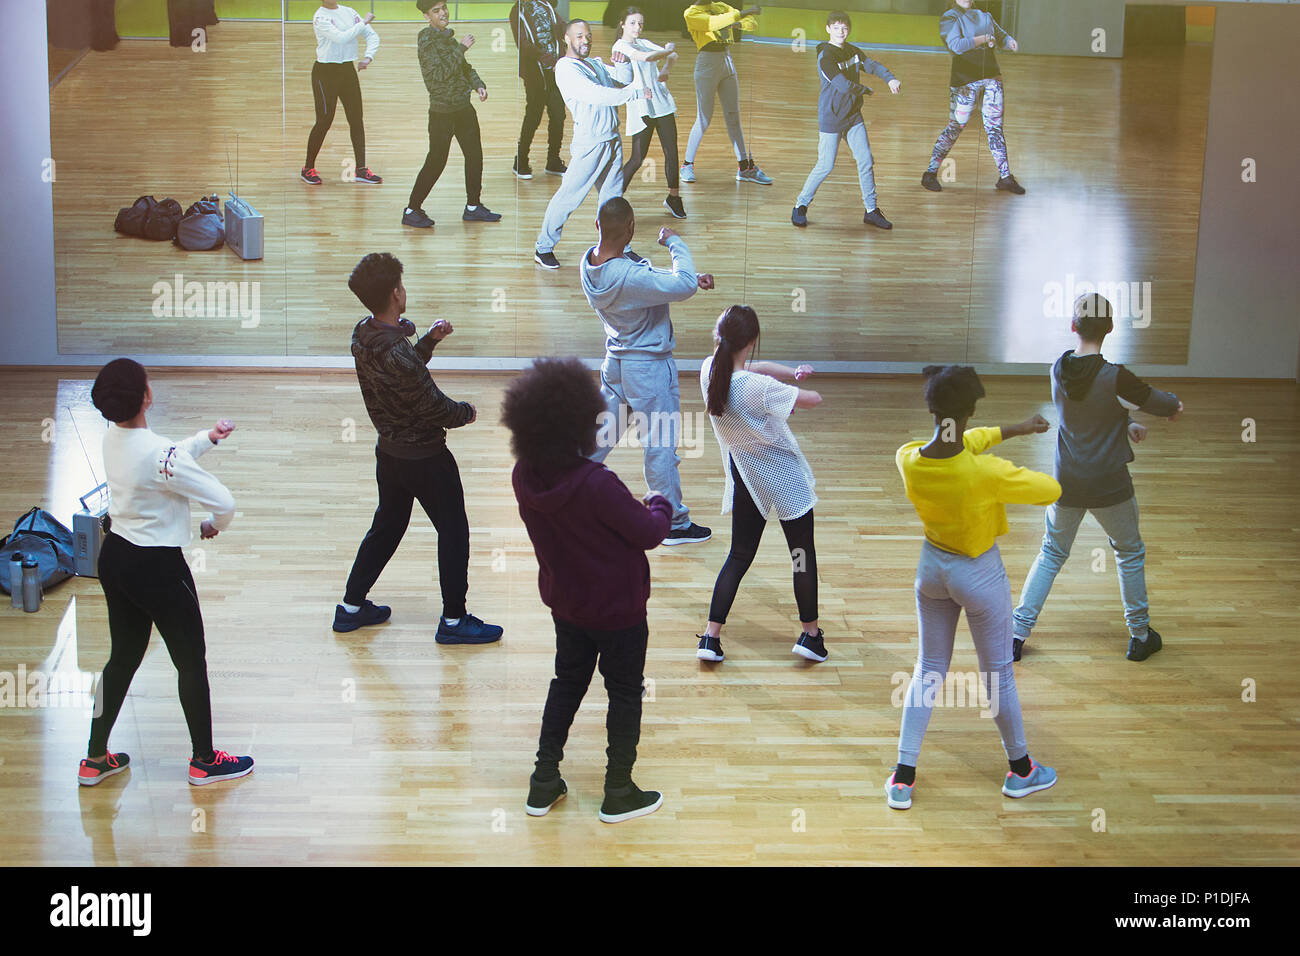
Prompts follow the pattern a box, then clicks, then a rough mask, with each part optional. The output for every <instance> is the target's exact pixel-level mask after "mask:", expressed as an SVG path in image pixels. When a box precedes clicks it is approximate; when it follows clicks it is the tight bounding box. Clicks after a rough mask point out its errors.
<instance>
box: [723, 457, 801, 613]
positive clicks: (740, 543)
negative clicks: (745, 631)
mask: <svg viewBox="0 0 1300 956" xmlns="http://www.w3.org/2000/svg"><path fill="white" fill-rule="evenodd" d="M731 480H732V482H733V483H734V484H735V486H736V490H735V494H734V496H733V499H732V508H731V552H730V553H729V554H728V555H727V560H726V563H724V564H723V565H722V570H721V571H719V572H718V581H717V583H716V584H714V585H713V600H712V601H711V602H710V603H709V620H710V621H714V622H716V623H718V624H726V623H727V613H728V612H729V611H730V610H731V605H732V603H733V602H734V601H735V600H736V591H737V589H739V587H740V579H741V578H743V577H744V576H745V572H746V571H748V570H749V566H750V565H751V564H752V563H753V562H754V555H756V554H757V553H758V543H759V541H760V540H761V539H762V537H763V528H764V527H766V526H767V518H766V517H765V516H764V515H762V514H760V513H759V510H758V506H757V505H755V504H754V499H753V498H752V497H751V496H750V494H749V489H748V488H746V487H745V483H744V482H743V481H742V480H741V478H740V472H739V471H738V470H737V469H736V463H735V462H734V461H732V462H731ZM781 530H782V531H784V532H785V542H786V544H787V545H789V546H790V560H791V564H792V566H793V568H794V599H795V602H796V603H797V604H798V605H799V620H800V622H801V623H803V624H807V623H809V622H811V621H815V620H817V549H816V548H815V547H814V546H813V513H812V509H809V510H808V513H807V514H803V515H800V516H799V517H798V518H792V519H790V520H789V521H782V522H781Z"/></svg>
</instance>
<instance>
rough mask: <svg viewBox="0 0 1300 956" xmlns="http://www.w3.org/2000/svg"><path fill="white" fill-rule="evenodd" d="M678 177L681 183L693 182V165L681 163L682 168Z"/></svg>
mask: <svg viewBox="0 0 1300 956" xmlns="http://www.w3.org/2000/svg"><path fill="white" fill-rule="evenodd" d="M678 175H679V176H681V179H682V182H684V183H693V182H695V164H694V163H682V168H681V170H679V172H678Z"/></svg>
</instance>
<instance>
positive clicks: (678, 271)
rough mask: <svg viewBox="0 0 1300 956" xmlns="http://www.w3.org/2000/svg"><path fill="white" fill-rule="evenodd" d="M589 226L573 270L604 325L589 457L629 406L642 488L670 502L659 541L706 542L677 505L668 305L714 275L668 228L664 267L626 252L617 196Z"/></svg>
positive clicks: (599, 450)
mask: <svg viewBox="0 0 1300 956" xmlns="http://www.w3.org/2000/svg"><path fill="white" fill-rule="evenodd" d="M596 226H597V228H598V229H599V231H600V242H599V244H597V245H595V246H592V247H591V248H590V249H588V250H587V253H586V255H584V256H583V257H582V265H581V268H580V271H581V274H582V291H583V294H585V295H586V297H587V302H588V304H589V305H590V306H591V307H592V308H593V309H595V310H596V314H597V315H599V316H600V321H601V322H602V323H603V324H604V326H605V362H604V364H603V365H602V366H601V370H600V388H601V394H602V395H603V396H604V398H605V407H606V411H605V413H604V415H603V416H602V418H603V421H602V424H601V428H600V431H599V433H598V434H597V436H596V437H597V441H596V453H595V454H594V455H592V456H591V458H592V460H593V461H597V462H603V461H604V460H605V457H606V456H607V455H608V454H609V452H610V450H611V449H612V448H613V447H614V446H615V445H617V444H618V442H619V439H621V438H622V436H623V432H624V431H626V429H627V426H628V424H629V421H628V418H629V416H628V414H627V413H628V411H629V410H630V412H631V416H630V417H631V418H632V420H633V422H635V424H636V426H637V432H638V438H639V439H640V441H641V445H642V447H643V448H644V449H645V480H646V485H647V487H649V488H650V489H652V490H654V491H656V492H658V493H659V494H661V495H663V496H664V497H665V498H667V499H668V501H669V503H671V504H672V506H673V518H672V529H671V530H670V531H669V533H668V537H666V538H665V539H664V541H663V543H664V544H666V545H675V544H689V543H692V542H698V541H708V540H709V538H710V536H711V534H712V532H711V531H710V530H709V529H708V528H703V527H701V526H700V525H697V524H694V523H693V522H692V521H691V518H690V511H689V510H688V509H687V507H686V506H685V505H684V504H682V484H681V478H680V477H679V476H678V474H677V466H678V464H679V463H680V462H681V459H680V458H679V457H678V456H677V442H678V439H679V437H680V434H681V416H682V410H681V398H680V393H679V391H678V385H677V363H676V362H675V361H673V345H674V344H675V340H674V338H673V323H672V319H671V317H670V316H669V314H668V305H669V303H671V302H681V301H684V300H686V299H689V298H690V297H691V296H693V295H694V294H695V293H696V292H697V291H699V290H700V289H706V290H707V289H712V288H713V276H711V275H708V274H704V275H698V274H696V272H695V264H694V262H692V261H691V251H690V249H688V248H687V247H686V241H685V240H684V239H682V237H681V236H679V235H677V233H675V232H673V231H672V230H671V229H667V228H664V229H660V230H659V244H660V245H662V246H666V247H667V248H668V251H669V253H671V255H672V258H673V265H672V270H671V271H665V270H663V269H656V268H654V267H653V266H652V265H650V263H649V262H648V261H647V260H645V259H640V258H639V257H638V258H637V259H631V258H629V257H628V256H627V255H625V253H624V250H625V249H626V248H627V247H628V246H629V245H630V243H631V242H632V235H633V233H634V232H635V229H636V222H635V218H634V216H633V214H632V206H631V205H630V204H629V203H628V201H627V200H626V199H624V198H623V197H621V196H616V197H614V198H613V199H610V200H608V201H606V202H605V203H604V204H603V205H602V206H601V207H600V212H599V214H598V216H597V219H596Z"/></svg>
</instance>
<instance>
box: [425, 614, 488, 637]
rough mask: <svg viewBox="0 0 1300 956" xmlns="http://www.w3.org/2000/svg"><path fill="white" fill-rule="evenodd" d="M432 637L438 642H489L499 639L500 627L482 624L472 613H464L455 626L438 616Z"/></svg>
mask: <svg viewBox="0 0 1300 956" xmlns="http://www.w3.org/2000/svg"><path fill="white" fill-rule="evenodd" d="M433 639H434V640H435V641H437V642H438V643H439V644H491V643H492V642H493V641H499V640H501V628H500V627H499V626H497V625H496V624H484V623H483V622H482V621H481V620H479V619H478V618H476V617H475V616H474V615H473V614H466V615H465V616H464V617H462V618H461V619H460V620H459V621H458V622H457V623H456V626H455V627H452V626H451V625H450V624H448V623H447V620H446V618H441V617H440V618H438V633H437V634H435V635H434V636H433Z"/></svg>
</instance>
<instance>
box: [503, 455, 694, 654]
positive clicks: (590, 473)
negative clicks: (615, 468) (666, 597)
mask: <svg viewBox="0 0 1300 956" xmlns="http://www.w3.org/2000/svg"><path fill="white" fill-rule="evenodd" d="M512 482H513V484H514V487H515V497H516V498H517V499H519V516H520V517H521V518H523V519H524V527H525V528H527V529H528V537H529V538H530V539H531V540H532V542H533V550H534V551H536V552H537V565H538V571H537V588H538V590H539V591H541V594H542V602H543V603H544V604H545V605H546V606H547V607H549V608H550V609H551V612H552V613H553V614H554V615H555V616H556V617H557V618H559V619H560V620H562V621H566V622H567V623H569V624H574V625H577V626H578V627H585V628H590V629H591V630H598V631H613V630H620V629H622V628H626V627H632V626H633V625H636V624H639V623H641V621H643V620H645V616H646V601H648V600H649V599H650V562H649V561H647V560H646V557H645V552H647V551H649V550H650V549H651V548H654V547H655V546H656V545H658V544H659V543H660V542H661V541H663V539H664V538H665V537H667V535H668V530H669V528H670V527H671V526H672V514H673V507H672V505H671V504H669V503H668V499H666V498H664V497H662V496H661V495H655V496H654V497H653V498H651V499H650V505H649V507H646V506H645V505H643V504H642V503H641V502H640V501H639V500H638V499H637V498H636V497H634V496H633V494H632V492H630V491H628V489H627V485H625V484H623V482H622V481H620V480H619V478H618V475H616V474H614V473H613V472H612V471H610V470H609V469H608V468H606V467H605V466H604V465H601V464H597V463H596V462H594V461H588V460H587V459H585V458H578V459H575V460H574V466H573V467H572V468H571V469H568V470H566V471H561V472H558V473H543V472H541V471H538V470H537V469H536V468H534V467H533V466H532V465H529V464H527V463H525V462H522V461H521V462H518V463H516V464H515V470H514V474H513V476H512Z"/></svg>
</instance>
